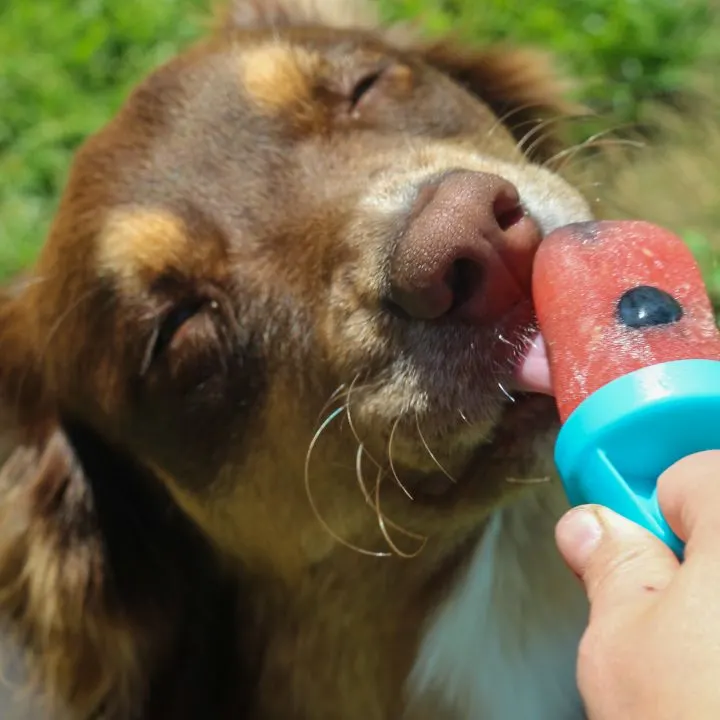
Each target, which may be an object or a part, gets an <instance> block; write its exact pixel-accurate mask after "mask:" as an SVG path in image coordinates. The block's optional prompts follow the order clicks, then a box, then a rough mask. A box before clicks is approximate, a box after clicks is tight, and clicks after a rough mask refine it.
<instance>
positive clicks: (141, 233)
mask: <svg viewBox="0 0 720 720" xmlns="http://www.w3.org/2000/svg"><path fill="white" fill-rule="evenodd" d="M97 252H98V257H97V263H98V273H99V274H100V275H101V276H106V275H110V276H112V277H116V278H118V279H119V280H120V281H121V282H122V283H123V284H125V285H126V286H127V289H128V291H130V292H131V293H135V292H139V291H140V288H142V287H143V285H142V284H140V283H143V281H144V284H145V285H146V284H147V280H148V278H155V277H157V276H159V275H160V274H161V273H162V272H163V270H165V268H167V267H181V266H182V264H183V255H185V254H187V253H188V252H190V247H189V243H188V240H187V236H186V234H185V229H184V228H183V226H182V222H181V221H180V220H179V219H178V218H176V217H173V216H172V215H171V214H170V213H168V212H166V211H163V210H158V211H153V210H150V209H146V208H135V209H128V210H125V209H123V210H120V211H117V212H115V213H113V214H112V215H111V216H110V217H109V218H108V219H107V222H106V225H105V230H104V232H103V233H102V235H101V236H100V238H99V242H98V251H97Z"/></svg>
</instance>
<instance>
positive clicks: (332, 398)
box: [316, 383, 348, 422]
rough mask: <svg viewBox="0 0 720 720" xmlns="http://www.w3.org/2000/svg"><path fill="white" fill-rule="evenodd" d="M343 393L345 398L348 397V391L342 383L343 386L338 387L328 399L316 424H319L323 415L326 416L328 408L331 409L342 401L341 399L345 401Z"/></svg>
mask: <svg viewBox="0 0 720 720" xmlns="http://www.w3.org/2000/svg"><path fill="white" fill-rule="evenodd" d="M343 393H345V397H347V393H348V391H347V390H346V389H345V383H342V384H341V385H338V386H337V387H336V388H335V390H334V391H333V392H332V394H331V395H330V397H329V398H328V399H327V401H326V402H325V404H324V405H323V406H322V409H321V410H320V412H319V413H318V416H317V420H316V422H318V421H319V420H320V418H321V417H322V416H323V415H325V413H326V412H327V410H328V408H329V407H330V406H331V405H332V404H333V403H334V402H336V401H340V400H341V399H344V398H343Z"/></svg>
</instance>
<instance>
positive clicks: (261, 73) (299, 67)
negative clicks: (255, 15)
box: [240, 42, 320, 114]
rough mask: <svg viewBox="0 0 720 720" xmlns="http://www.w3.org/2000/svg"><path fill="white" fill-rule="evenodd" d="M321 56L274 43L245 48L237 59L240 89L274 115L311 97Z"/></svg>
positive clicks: (285, 44)
mask: <svg viewBox="0 0 720 720" xmlns="http://www.w3.org/2000/svg"><path fill="white" fill-rule="evenodd" d="M319 66H320V57H319V56H318V55H315V54H313V53H311V52H308V51H307V50H304V49H302V48H297V47H293V46H291V45H288V44H287V43H281V42H276V43H272V44H266V45H260V46H258V47H254V48H249V49H248V50H245V51H244V52H243V53H242V55H241V58H240V74H241V81H242V84H243V88H244V90H245V92H246V93H247V94H248V96H249V97H250V98H251V100H252V101H253V102H254V103H255V104H256V105H257V106H258V107H259V108H260V109H261V110H263V111H265V112H269V113H271V114H277V113H279V112H281V111H283V110H285V109H287V108H289V107H291V106H294V105H298V104H300V103H303V102H307V101H308V100H310V99H311V97H312V90H313V78H314V76H315V74H316V73H317V71H318V69H319Z"/></svg>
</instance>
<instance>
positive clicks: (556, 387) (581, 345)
mask: <svg viewBox="0 0 720 720" xmlns="http://www.w3.org/2000/svg"><path fill="white" fill-rule="evenodd" d="M533 299H534V302H535V309H536V312H537V316H538V322H539V325H540V330H541V333H542V340H540V341H539V347H540V350H539V351H536V352H535V353H533V352H531V353H530V355H529V356H528V359H527V360H526V365H527V366H528V367H530V369H531V370H532V367H533V363H534V362H535V363H538V365H541V364H542V358H541V359H538V356H541V355H542V354H543V353H542V350H543V348H542V342H543V340H544V346H545V347H544V349H545V350H546V352H547V360H549V369H550V376H551V378H552V386H553V392H554V394H555V398H556V402H557V405H558V410H559V412H560V416H561V419H562V421H563V422H564V421H565V420H566V419H567V418H568V417H569V415H570V414H571V413H572V412H573V410H574V409H575V408H576V407H577V406H578V405H579V404H580V403H581V402H582V401H583V400H584V399H585V398H587V397H588V396H589V395H591V394H592V393H594V392H595V391H596V390H598V389H599V388H601V387H603V386H604V385H606V384H607V383H609V382H611V381H612V380H614V379H616V378H618V377H620V376H622V375H626V374H627V373H630V372H632V371H634V370H638V369H640V368H643V367H647V366H649V365H654V364H657V363H662V362H667V361H671V360H684V359H707V360H720V333H718V330H717V328H716V325H715V320H714V317H713V311H712V306H711V303H710V300H709V298H708V295H707V291H706V289H705V285H704V283H703V279H702V276H701V274H700V269H699V268H698V265H697V263H696V262H695V259H694V257H693V255H692V253H691V252H690V250H689V249H688V248H687V246H686V245H685V243H684V242H683V241H682V240H681V239H680V238H678V237H676V236H675V235H673V234H672V233H670V232H668V231H667V230H664V229H662V228H660V227H657V226H655V225H652V224H649V223H646V222H639V221H600V222H588V223H578V224H574V225H569V226H567V227H564V228H560V229H558V230H555V231H554V232H553V233H551V234H550V235H549V236H548V237H547V238H546V239H545V240H544V241H543V243H542V244H541V246H540V248H539V250H538V252H537V255H536V258H535V265H534V270H533ZM525 372H528V369H527V367H526V368H525ZM530 374H532V372H530Z"/></svg>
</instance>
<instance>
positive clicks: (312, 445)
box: [304, 406, 391, 557]
mask: <svg viewBox="0 0 720 720" xmlns="http://www.w3.org/2000/svg"><path fill="white" fill-rule="evenodd" d="M344 411H345V407H344V406H342V407H339V408H336V409H335V410H333V411H332V412H331V413H330V414H329V415H328V416H327V417H326V418H325V420H324V421H323V422H322V424H321V425H320V427H319V428H318V429H317V431H316V432H315V434H314V435H313V438H312V440H311V441H310V445H309V446H308V450H307V453H306V455H305V469H304V482H305V494H306V495H307V499H308V502H309V503H310V508H311V509H312V511H313V514H314V515H315V517H316V518H317V520H318V522H319V523H320V524H321V525H322V527H323V529H324V530H325V531H326V532H327V533H328V534H329V535H330V536H331V537H332V538H333V539H334V540H336V541H337V542H339V543H340V544H341V545H344V546H345V547H347V548H349V549H350V550H354V551H355V552H358V553H360V554H361V555H369V556H371V557H389V556H390V555H391V553H388V552H382V551H376V550H367V549H365V548H362V547H359V546H358V545H355V544H353V543H351V542H348V541H347V540H345V539H344V538H342V537H340V535H338V534H337V533H336V532H335V531H334V530H333V529H332V528H331V527H330V525H329V524H328V523H327V522H326V521H325V519H324V518H323V516H322V513H321V512H320V510H319V508H318V507H317V503H316V502H315V498H314V496H313V493H312V487H311V483H310V460H311V458H312V453H313V450H314V449H315V446H316V445H317V443H318V440H319V439H320V437H321V436H322V434H323V433H324V432H325V430H326V429H327V428H328V427H329V426H330V424H331V423H332V422H333V420H335V419H337V418H338V417H340V416H341V414H342V413H343V412H344Z"/></svg>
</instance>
